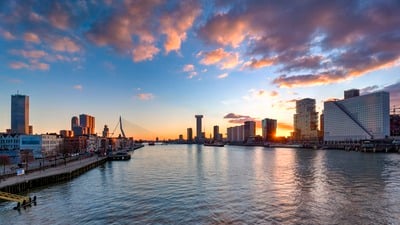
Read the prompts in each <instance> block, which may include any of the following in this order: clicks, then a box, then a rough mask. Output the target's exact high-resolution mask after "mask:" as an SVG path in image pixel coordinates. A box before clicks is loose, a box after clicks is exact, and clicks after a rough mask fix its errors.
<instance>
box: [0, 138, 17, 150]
mask: <svg viewBox="0 0 400 225" xmlns="http://www.w3.org/2000/svg"><path fill="white" fill-rule="evenodd" d="M19 136H20V135H18V134H0V154H1V151H2V150H19Z"/></svg>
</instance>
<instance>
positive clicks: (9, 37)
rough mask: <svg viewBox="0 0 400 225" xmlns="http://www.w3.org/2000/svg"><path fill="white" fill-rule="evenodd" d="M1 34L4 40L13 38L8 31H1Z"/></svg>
mask: <svg viewBox="0 0 400 225" xmlns="http://www.w3.org/2000/svg"><path fill="white" fill-rule="evenodd" d="M1 36H3V38H4V39H6V40H15V36H14V35H13V34H12V33H11V32H9V31H2V32H1Z"/></svg>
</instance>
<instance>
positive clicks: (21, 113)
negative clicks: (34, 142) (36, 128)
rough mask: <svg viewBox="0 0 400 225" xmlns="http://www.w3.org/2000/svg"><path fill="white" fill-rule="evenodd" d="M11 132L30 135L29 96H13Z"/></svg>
mask: <svg viewBox="0 0 400 225" xmlns="http://www.w3.org/2000/svg"><path fill="white" fill-rule="evenodd" d="M11 132H12V133H14V134H29V96H26V95H20V94H16V95H12V96H11Z"/></svg>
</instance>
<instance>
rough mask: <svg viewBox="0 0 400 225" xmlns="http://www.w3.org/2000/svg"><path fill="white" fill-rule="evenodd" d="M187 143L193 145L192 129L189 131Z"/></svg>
mask: <svg viewBox="0 0 400 225" xmlns="http://www.w3.org/2000/svg"><path fill="white" fill-rule="evenodd" d="M186 140H187V142H189V143H192V142H193V130H192V128H188V129H187V139H186Z"/></svg>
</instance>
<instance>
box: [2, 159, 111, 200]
mask: <svg viewBox="0 0 400 225" xmlns="http://www.w3.org/2000/svg"><path fill="white" fill-rule="evenodd" d="M105 162H107V157H94V156H93V157H90V158H86V159H83V160H78V161H73V162H69V163H67V164H65V165H60V166H57V167H51V168H48V169H46V170H38V171H34V172H30V173H27V174H24V175H20V176H12V177H8V178H7V179H5V180H1V181H0V191H3V192H8V193H12V194H18V193H21V192H26V191H28V190H30V189H33V188H38V187H41V186H46V185H50V184H55V183H59V182H63V181H68V180H72V179H73V178H75V177H78V176H80V175H81V174H83V173H85V172H87V171H89V170H91V169H93V168H96V167H98V166H100V165H103V164H104V163H105Z"/></svg>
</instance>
